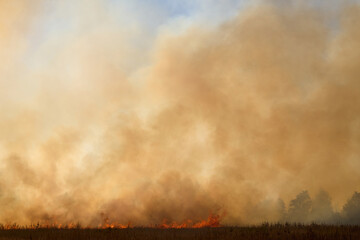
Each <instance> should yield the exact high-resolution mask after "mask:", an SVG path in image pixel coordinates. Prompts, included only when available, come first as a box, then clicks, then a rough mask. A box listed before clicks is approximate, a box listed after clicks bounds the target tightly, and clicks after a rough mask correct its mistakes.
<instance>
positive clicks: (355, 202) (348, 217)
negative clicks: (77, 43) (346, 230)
mask: <svg viewBox="0 0 360 240" xmlns="http://www.w3.org/2000/svg"><path fill="white" fill-rule="evenodd" d="M343 215H344V217H345V222H346V223H348V224H360V193H358V192H354V194H353V195H352V197H351V198H350V199H349V200H348V201H347V203H346V204H345V205H344V207H343Z"/></svg>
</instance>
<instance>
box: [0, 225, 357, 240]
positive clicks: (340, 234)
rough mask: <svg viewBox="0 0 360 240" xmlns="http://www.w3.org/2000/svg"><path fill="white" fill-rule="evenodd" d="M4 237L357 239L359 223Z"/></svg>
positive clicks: (9, 235)
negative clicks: (351, 224) (348, 224)
mask: <svg viewBox="0 0 360 240" xmlns="http://www.w3.org/2000/svg"><path fill="white" fill-rule="evenodd" d="M5 239H31V240H33V239H39V240H45V239H52V240H57V239H59V240H60V239H61V240H63V239H68V240H72V239H74V240H75V239H77V240H82V239H84V240H85V239H86V240H90V239H99V240H103V239H104V240H105V239H123V240H135V239H139V240H140V239H141V240H165V239H167V240H168V239H180V240H185V239H193V240H211V239H214V240H215V239H216V240H221V239H223V240H232V239H244V240H247V239H249V240H250V239H251V240H272V239H274V240H275V239H276V240H282V239H284V240H285V239H293V240H305V239H306V240H312V239H313V240H317V239H319V240H330V239H341V240H347V239H349V240H350V239H360V226H347V225H343V226H328V225H300V224H299V225H289V224H285V225H281V224H275V225H269V224H264V225H262V226H252V227H217V228H211V227H206V228H197V229H193V228H183V229H157V228H126V229H80V228H79V229H76V228H74V229H57V228H39V229H9V230H5V229H2V230H0V240H5Z"/></svg>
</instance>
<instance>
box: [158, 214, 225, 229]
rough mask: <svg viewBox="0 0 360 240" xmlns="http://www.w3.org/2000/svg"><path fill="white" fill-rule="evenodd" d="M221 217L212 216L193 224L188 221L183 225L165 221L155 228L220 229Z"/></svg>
mask: <svg viewBox="0 0 360 240" xmlns="http://www.w3.org/2000/svg"><path fill="white" fill-rule="evenodd" d="M220 226H221V225H220V215H218V214H210V215H209V217H208V219H207V220H202V221H200V222H193V221H191V220H187V221H185V222H183V223H176V222H172V223H167V220H164V221H163V223H162V224H161V225H158V226H155V227H157V228H203V227H220Z"/></svg>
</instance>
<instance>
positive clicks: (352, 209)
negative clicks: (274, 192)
mask: <svg viewBox="0 0 360 240" xmlns="http://www.w3.org/2000/svg"><path fill="white" fill-rule="evenodd" d="M279 212H280V221H281V222H289V223H324V224H351V225H360V193H359V192H354V194H353V195H352V196H351V198H349V199H348V200H347V202H346V203H345V205H344V206H343V207H342V209H341V211H335V210H334V208H333V206H332V203H331V198H330V196H329V194H328V193H327V192H326V191H323V190H321V191H319V192H318V194H317V195H316V196H315V197H314V199H311V198H310V196H309V193H308V191H302V192H301V193H299V194H298V195H297V196H296V197H295V198H294V199H293V200H291V201H290V203H289V205H288V209H286V206H285V203H284V201H282V200H279Z"/></svg>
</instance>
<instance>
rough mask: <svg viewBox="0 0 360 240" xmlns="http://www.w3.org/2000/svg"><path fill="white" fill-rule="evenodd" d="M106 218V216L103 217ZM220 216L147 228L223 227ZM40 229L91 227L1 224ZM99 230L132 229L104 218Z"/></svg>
mask: <svg viewBox="0 0 360 240" xmlns="http://www.w3.org/2000/svg"><path fill="white" fill-rule="evenodd" d="M102 216H103V217H104V215H102ZM220 218H221V217H220V215H218V214H210V215H209V217H208V218H207V219H206V220H202V221H199V222H193V221H192V220H186V221H184V222H182V223H177V222H171V223H169V221H168V220H166V219H164V220H163V222H162V223H161V224H159V225H151V226H146V227H150V228H162V229H168V228H177V229H180V228H204V227H221V224H220ZM40 228H52V229H80V228H82V229H88V228H91V227H81V225H80V224H79V223H77V224H75V223H68V224H58V223H57V222H56V221H54V222H53V223H45V224H40V223H37V224H32V225H28V226H20V225H18V224H16V223H14V224H5V225H3V224H0V229H3V230H10V229H40ZM96 228H97V229H108V228H112V229H123V228H132V226H131V223H130V222H129V223H128V224H127V225H124V224H120V223H113V222H110V221H109V218H107V217H104V218H103V223H102V224H100V225H98V226H97V227H96Z"/></svg>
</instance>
